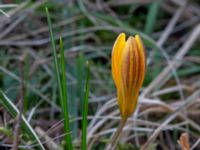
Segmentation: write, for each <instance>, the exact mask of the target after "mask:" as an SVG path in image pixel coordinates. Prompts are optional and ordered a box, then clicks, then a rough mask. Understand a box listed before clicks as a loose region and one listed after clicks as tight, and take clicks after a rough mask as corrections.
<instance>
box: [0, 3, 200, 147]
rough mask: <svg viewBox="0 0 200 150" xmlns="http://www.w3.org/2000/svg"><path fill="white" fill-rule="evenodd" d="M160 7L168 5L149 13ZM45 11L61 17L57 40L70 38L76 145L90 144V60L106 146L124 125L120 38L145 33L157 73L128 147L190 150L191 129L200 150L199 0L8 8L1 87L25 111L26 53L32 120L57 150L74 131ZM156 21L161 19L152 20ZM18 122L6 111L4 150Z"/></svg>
mask: <svg viewBox="0 0 200 150" xmlns="http://www.w3.org/2000/svg"><path fill="white" fill-rule="evenodd" d="M5 1H6V0H5ZM154 3H158V6H159V8H158V9H157V8H154V9H155V10H153V11H150V10H151V9H150V7H151V5H153V4H154ZM150 4H151V5H150ZM46 6H48V7H49V9H50V12H51V15H52V22H53V24H54V27H53V28H54V31H55V34H56V37H55V39H56V40H57V43H58V40H59V37H60V36H62V37H63V39H64V46H65V56H66V59H67V66H68V67H67V71H66V74H67V79H68V91H69V99H70V102H69V103H70V114H71V121H72V135H73V139H74V140H73V142H74V145H75V147H77V149H78V148H79V146H80V140H81V138H80V137H81V135H80V132H79V130H80V123H81V117H80V116H81V115H80V114H81V112H82V110H81V104H82V103H81V101H80V97H81V96H82V93H81V90H80V89H83V84H84V76H85V66H84V65H83V64H84V63H83V62H84V61H85V60H89V61H90V62H91V82H90V83H91V85H90V87H91V88H90V99H89V101H90V103H89V108H90V109H89V116H88V119H89V124H88V135H87V139H88V149H89V150H90V149H103V148H104V146H105V144H106V143H107V142H108V140H109V138H110V135H112V133H113V132H114V131H115V129H116V127H117V125H118V124H119V120H120V117H119V110H118V108H117V101H116V98H115V96H116V92H115V88H114V84H113V81H112V77H111V71H110V63H111V62H110V53H111V49H112V45H113V42H114V39H115V38H116V36H117V34H118V33H119V32H126V33H127V34H135V33H139V34H140V35H141V36H142V37H143V39H144V41H145V45H146V49H147V52H146V53H147V68H148V69H147V72H146V77H145V83H144V85H143V88H142V90H141V94H140V97H139V105H138V107H137V110H136V112H135V113H134V115H133V116H132V117H131V118H130V119H129V120H128V122H127V124H126V126H125V128H124V132H123V134H122V136H121V139H120V145H119V149H120V148H121V149H124V150H125V149H141V150H148V149H155V150H156V149H157V150H160V149H162V150H168V149H170V150H176V149H180V146H179V144H180V145H181V147H182V149H183V144H181V143H182V138H180V137H182V136H181V135H182V133H187V135H188V136H189V141H188V145H190V147H191V150H198V149H200V144H199V143H200V139H199V135H200V120H199V116H200V67H199V66H200V43H199V39H200V15H199V14H200V3H199V2H198V1H195V0H194V1H184V0H169V1H160V2H154V1H152V0H145V1H138V0H137V1H129V0H123V1H120V0H116V1H113V0H109V1H99V0H97V1H90V0H88V1H83V0H80V1H74V0H71V1H69V2H66V1H64V0H60V1H59V2H55V1H51V2H50V1H48V2H47V1H46V0H45V1H43V0H41V1H37V2H20V3H19V5H18V7H15V8H9V9H5V10H4V8H2V9H3V10H4V11H5V12H6V13H7V14H8V15H9V16H10V17H9V18H8V17H6V16H5V15H4V14H0V88H1V89H2V90H3V91H4V92H5V93H6V95H7V96H8V97H9V98H10V99H11V100H13V102H14V103H15V104H16V106H17V107H18V108H19V107H20V102H21V99H20V87H21V85H20V80H21V78H20V74H19V73H20V72H19V70H20V68H19V61H20V60H19V59H18V58H19V57H21V56H25V57H26V58H25V59H24V61H25V64H24V66H23V68H24V70H25V75H26V76H25V77H24V80H25V84H26V86H27V89H26V100H25V101H26V104H25V107H26V108H25V112H24V115H25V117H26V118H27V120H28V121H29V122H30V123H31V125H32V126H33V127H34V129H35V131H36V132H37V134H38V135H39V137H40V138H41V140H42V142H43V143H44V145H45V147H46V148H47V149H49V150H51V149H57V148H60V147H61V143H62V139H63V136H64V135H65V134H63V119H62V116H61V115H60V114H61V107H60V105H59V100H58V91H57V85H56V84H55V75H54V71H53V65H52V62H53V60H52V55H51V52H50V37H49V32H48V27H47V22H46V16H45V12H44V7H46ZM150 13H151V14H150ZM152 16H154V17H155V18H154V17H152ZM148 17H152V18H151V21H148V19H147V18H148ZM147 24H150V25H149V26H150V27H149V28H148V27H146V26H147ZM147 33H148V34H147ZM80 54H81V55H80ZM79 71H80V72H82V74H80V72H79ZM15 124H16V120H15V119H13V118H11V117H10V115H9V114H8V112H7V111H6V109H5V108H4V107H3V106H1V105H0V128H2V129H3V130H2V131H1V130H0V133H1V134H0V141H1V142H0V149H3V147H6V146H7V147H10V146H12V145H13V137H14V135H15V133H14V132H13V131H14V126H15ZM6 131H9V132H11V133H12V134H11V136H10V135H9V136H8V134H7V132H6ZM22 134H23V131H21V135H22ZM179 138H180V140H179V144H178V143H177V141H178V139H179ZM28 141H29V139H28V138H27V137H26V135H24V136H23V137H21V140H20V143H19V146H21V147H26V148H30V149H34V148H31V146H30V145H29V143H28ZM32 146H35V145H32Z"/></svg>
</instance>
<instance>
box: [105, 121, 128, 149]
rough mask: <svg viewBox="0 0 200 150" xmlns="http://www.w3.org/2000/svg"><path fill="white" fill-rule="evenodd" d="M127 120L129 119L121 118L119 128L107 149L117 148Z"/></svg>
mask: <svg viewBox="0 0 200 150" xmlns="http://www.w3.org/2000/svg"><path fill="white" fill-rule="evenodd" d="M126 120H127V119H121V120H120V124H119V126H118V128H117V130H116V131H115V132H114V133H113V135H112V138H111V141H110V143H109V144H108V146H107V147H106V150H114V149H115V147H116V145H117V143H118V140H119V138H120V135H121V133H122V130H123V128H124V125H125V124H126Z"/></svg>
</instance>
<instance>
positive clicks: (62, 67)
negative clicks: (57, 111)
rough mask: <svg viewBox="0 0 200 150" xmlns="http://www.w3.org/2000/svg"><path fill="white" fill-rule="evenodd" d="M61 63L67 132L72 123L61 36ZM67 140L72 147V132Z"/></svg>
mask: <svg viewBox="0 0 200 150" xmlns="http://www.w3.org/2000/svg"><path fill="white" fill-rule="evenodd" d="M60 55H61V58H60V63H61V74H62V80H61V81H62V85H61V86H62V90H63V91H62V92H63V100H62V101H63V102H62V104H63V113H64V114H63V115H64V120H66V121H65V130H66V132H68V133H69V132H70V124H69V111H68V98H67V79H66V75H65V68H66V66H65V54H64V48H63V41H62V38H60ZM66 140H67V141H66V142H68V143H67V145H68V149H72V148H73V147H72V140H71V136H70V134H68V135H66Z"/></svg>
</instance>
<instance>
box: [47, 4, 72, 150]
mask: <svg viewBox="0 0 200 150" xmlns="http://www.w3.org/2000/svg"><path fill="white" fill-rule="evenodd" d="M45 10H46V15H47V21H48V26H49V32H50V38H51V46H52V48H51V50H52V53H53V60H54V67H55V69H56V73H55V75H56V79H57V83H58V91H59V97H60V104H61V106H62V111H63V116H64V130H65V132H66V133H70V127H69V115H68V109H67V108H68V106H67V93H66V92H67V90H66V82H65V83H63V84H61V79H60V70H59V66H58V59H57V54H56V46H55V39H54V34H53V30H52V24H51V19H50V15H49V11H48V8H45ZM60 49H61V53H62V51H64V50H63V44H62V40H61V44H60ZM61 55H63V56H61V57H62V58H63V59H64V54H63V53H62V54H61ZM61 73H62V78H65V77H64V76H65V67H64V70H63V68H61ZM65 80H66V79H65ZM63 91H64V92H63ZM65 142H66V144H65V149H67V150H72V149H73V145H72V140H71V134H66V136H65Z"/></svg>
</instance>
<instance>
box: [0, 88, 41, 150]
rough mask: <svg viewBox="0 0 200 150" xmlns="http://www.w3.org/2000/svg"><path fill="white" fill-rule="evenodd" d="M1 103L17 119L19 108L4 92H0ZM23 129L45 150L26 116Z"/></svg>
mask: <svg viewBox="0 0 200 150" xmlns="http://www.w3.org/2000/svg"><path fill="white" fill-rule="evenodd" d="M0 101H1V103H2V104H3V106H4V107H5V108H6V109H7V110H8V112H9V113H10V114H11V116H12V117H17V116H18V115H19V113H20V112H19V110H18V109H17V107H16V106H15V105H14V104H13V103H12V101H11V100H10V99H9V98H8V97H7V96H6V95H5V94H4V93H3V91H2V90H0ZM21 123H22V128H23V129H24V130H25V132H26V133H27V134H28V135H30V136H31V138H32V140H33V141H36V142H37V144H38V148H39V149H41V150H45V148H44V147H43V145H42V143H41V141H40V139H39V138H38V136H37V134H36V133H35V131H34V130H33V128H32V127H31V125H30V124H29V123H28V121H27V120H26V119H25V117H24V115H22V122H21Z"/></svg>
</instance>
